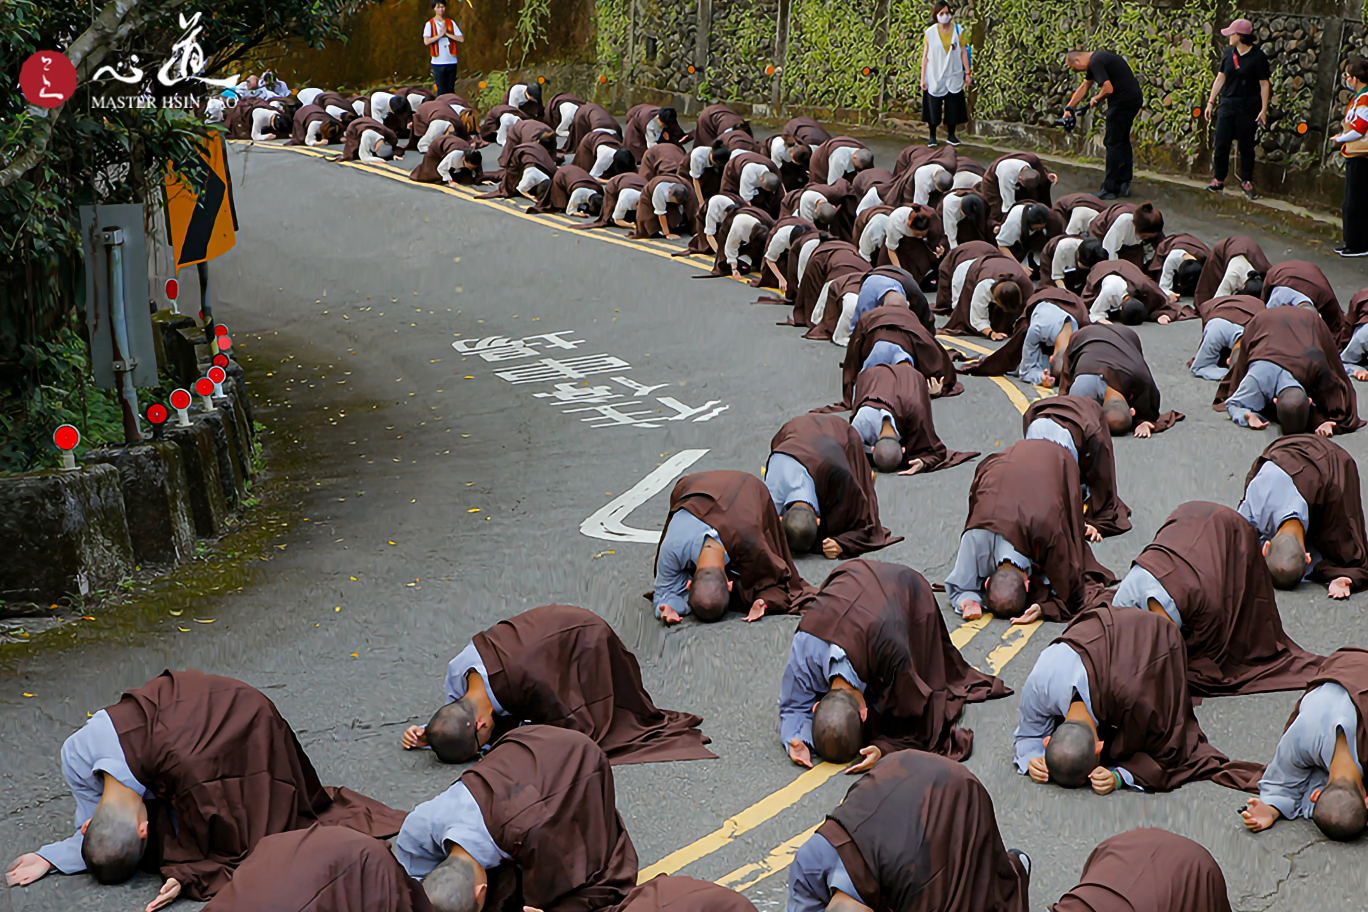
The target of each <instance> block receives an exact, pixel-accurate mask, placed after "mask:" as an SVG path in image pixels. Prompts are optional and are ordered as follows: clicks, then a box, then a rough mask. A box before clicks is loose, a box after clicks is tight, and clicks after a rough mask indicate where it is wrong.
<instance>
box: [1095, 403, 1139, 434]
mask: <svg viewBox="0 0 1368 912" xmlns="http://www.w3.org/2000/svg"><path fill="white" fill-rule="evenodd" d="M1102 417H1103V418H1105V419H1107V428H1108V430H1110V431H1111V432H1112V436H1113V437H1115V436H1117V435H1118V434H1124V433H1126V432H1127V431H1129V430H1130V429H1131V425H1133V424H1134V423H1135V416H1134V415H1132V414H1131V410H1130V406H1129V405H1127V404H1126V400H1124V399H1108V400H1106V401H1105V402H1103V403H1102Z"/></svg>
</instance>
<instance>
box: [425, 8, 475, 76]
mask: <svg viewBox="0 0 1368 912" xmlns="http://www.w3.org/2000/svg"><path fill="white" fill-rule="evenodd" d="M457 41H461V42H464V41H465V35H464V34H463V33H462V32H461V27H460V26H458V25H457V24H456V22H455V20H453V19H448V18H447V17H446V4H445V3H443V2H442V0H433V3H432V18H431V19H429V20H428V21H427V23H426V24H425V25H424V26H423V44H425V45H427V49H428V54H430V55H431V56H432V80H433V82H435V83H437V94H438V95H448V94H450V93H452V92H454V91H456V42H457Z"/></svg>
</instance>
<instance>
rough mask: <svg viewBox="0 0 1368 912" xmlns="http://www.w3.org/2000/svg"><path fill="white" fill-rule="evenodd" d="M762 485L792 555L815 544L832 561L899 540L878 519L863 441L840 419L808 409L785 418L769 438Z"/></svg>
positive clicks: (898, 537)
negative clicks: (768, 451)
mask: <svg viewBox="0 0 1368 912" xmlns="http://www.w3.org/2000/svg"><path fill="white" fill-rule="evenodd" d="M765 487H766V488H768V489H769V493H770V498H771V499H772V500H773V501H774V509H775V510H776V511H777V512H778V513H779V518H780V523H781V524H782V525H783V527H784V535H785V537H786V538H787V539H788V545H789V552H790V553H792V554H806V553H808V552H811V551H817V550H818V549H819V547H820V550H821V552H822V553H823V554H825V555H826V556H827V557H828V558H830V559H832V560H835V559H836V558H838V557H858V556H859V555H861V554H867V553H869V552H870V551H878V550H879V549H880V548H886V547H888V546H889V545H894V544H897V543H898V542H900V541H902V536H901V535H899V536H894V535H893V533H891V532H889V531H888V530H887V529H885V528H884V526H883V523H881V522H880V521H879V498H878V496H877V495H876V494H875V493H874V475H873V473H872V472H870V471H869V462H868V460H866V459H865V455H864V443H863V441H861V440H860V435H859V432H857V431H856V430H855V429H854V428H853V427H851V426H850V422H848V421H846V420H845V419H844V418H841V417H838V416H836V415H824V414H816V413H812V412H809V413H808V414H806V415H799V416H798V417H797V418H793V419H791V420H789V421H787V422H785V424H784V426H783V427H781V428H780V429H779V432H778V433H776V434H775V435H774V439H773V440H771V441H770V456H769V462H768V463H766V465H765Z"/></svg>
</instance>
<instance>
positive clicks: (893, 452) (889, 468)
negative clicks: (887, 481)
mask: <svg viewBox="0 0 1368 912" xmlns="http://www.w3.org/2000/svg"><path fill="white" fill-rule="evenodd" d="M870 455H871V456H873V457H874V468H876V469H878V470H879V471H880V472H896V471H897V470H898V466H900V465H902V461H903V450H902V444H901V443H899V442H898V438H897V437H883V438H881V439H880V440H879V442H878V443H876V444H874V452H873V453H871V454H870Z"/></svg>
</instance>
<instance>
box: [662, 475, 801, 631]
mask: <svg viewBox="0 0 1368 912" xmlns="http://www.w3.org/2000/svg"><path fill="white" fill-rule="evenodd" d="M811 595H812V587H811V586H809V585H808V584H807V583H805V582H804V581H803V578H802V577H801V576H799V575H798V568H797V567H795V566H794V565H793V557H792V556H791V554H790V552H789V546H788V538H787V537H786V536H785V535H784V528H783V526H782V525H781V524H780V522H779V514H778V513H777V512H776V511H775V509H774V502H773V501H772V500H771V499H770V494H769V490H768V489H767V488H766V487H765V483H764V482H763V481H761V480H760V479H758V478H756V477H755V476H754V475H751V474H750V473H749V472H736V471H731V470H725V469H723V470H717V471H713V472H697V473H695V474H693V475H685V476H684V477H683V478H681V479H679V481H678V482H677V483H676V484H675V486H674V490H673V491H671V492H670V512H669V515H668V517H667V519H666V520H665V531H664V532H663V533H662V534H661V536H660V546H659V548H657V549H656V562H655V592H654V594H653V596H652V603H653V604H654V605H655V606H656V612H655V614H656V617H658V618H660V619H661V620H662V621H664V622H665V623H666V624H678V623H679V622H680V620H681V619H682V618H683V617H684V616H685V615H687V614H693V615H695V616H697V617H698V619H699V620H700V621H708V622H711V621H717V620H721V619H722V615H723V614H725V613H726V612H727V610H728V609H732V610H734V611H744V612H746V620H747V621H755V620H759V619H760V618H761V617H762V616H763V615H764V614H765V613H766V612H768V613H770V614H797V613H798V612H799V611H801V610H802V608H803V607H804V603H805V602H806V601H807V599H808V598H809V597H810V596H811Z"/></svg>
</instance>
